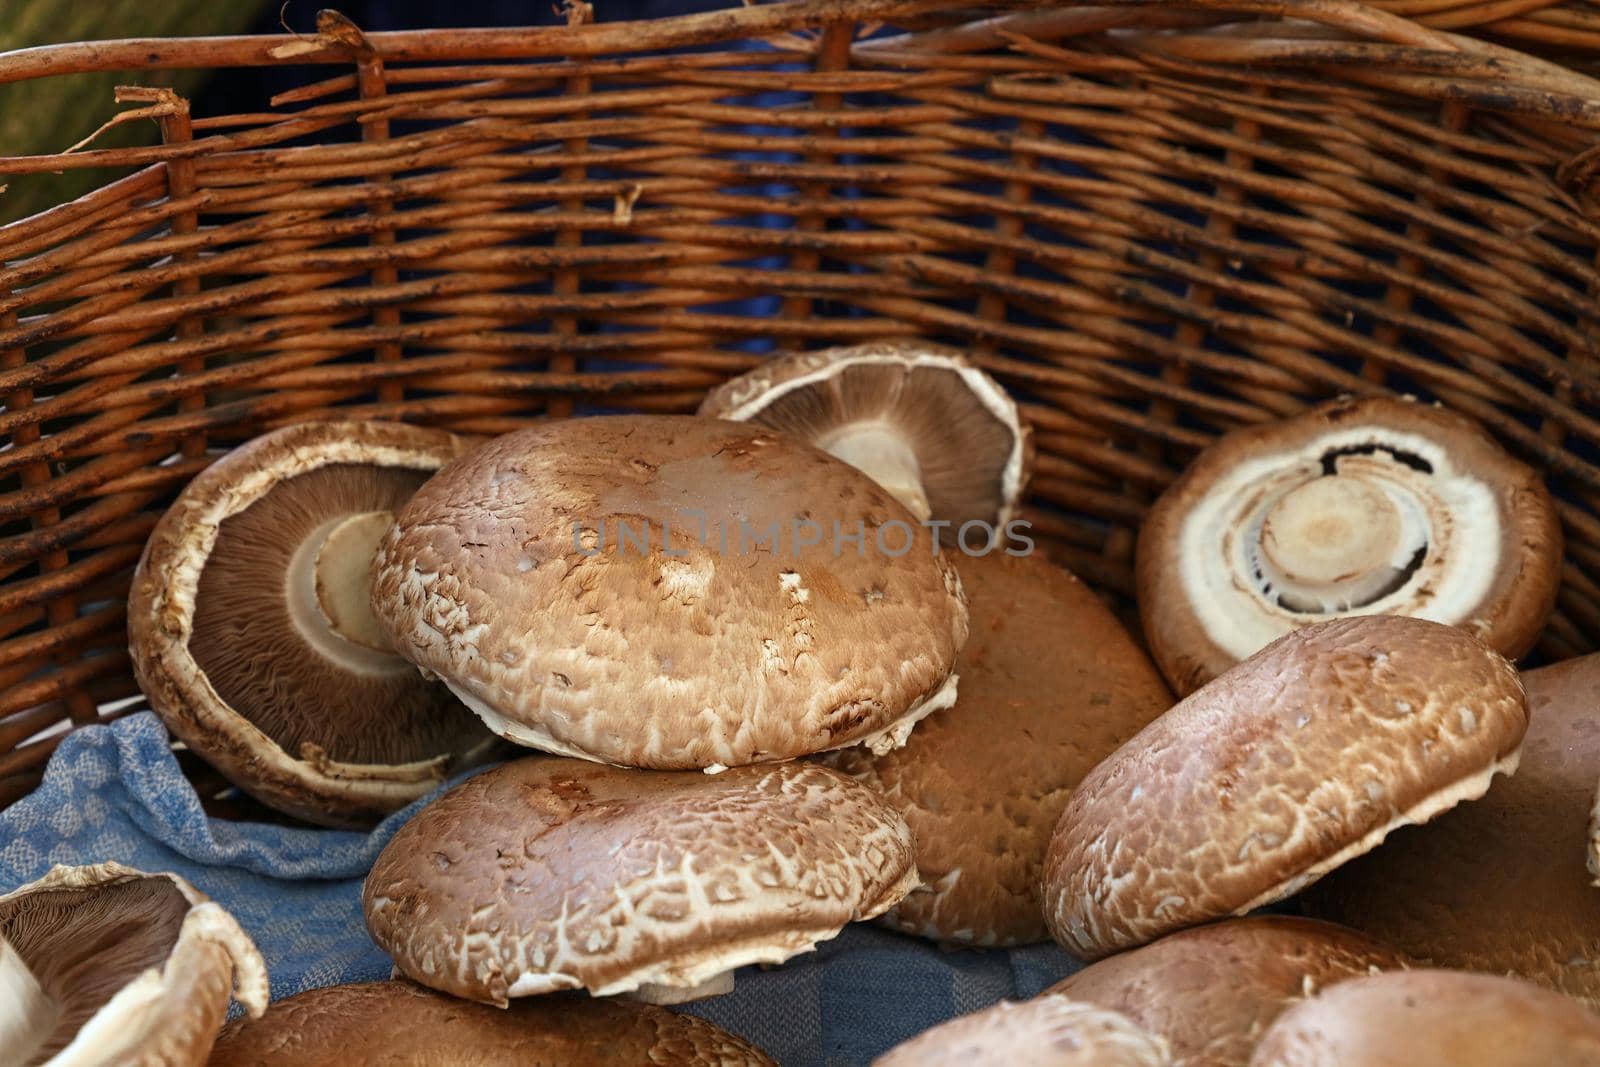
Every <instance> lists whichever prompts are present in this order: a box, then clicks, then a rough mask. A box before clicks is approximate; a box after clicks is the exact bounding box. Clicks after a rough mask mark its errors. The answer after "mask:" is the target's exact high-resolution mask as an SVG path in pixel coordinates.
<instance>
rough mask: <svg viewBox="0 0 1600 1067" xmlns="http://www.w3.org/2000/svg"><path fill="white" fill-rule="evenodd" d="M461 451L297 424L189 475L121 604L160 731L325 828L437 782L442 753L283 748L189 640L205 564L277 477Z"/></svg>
mask: <svg viewBox="0 0 1600 1067" xmlns="http://www.w3.org/2000/svg"><path fill="white" fill-rule="evenodd" d="M466 443H467V442H466V441H465V440H464V439H462V438H458V437H455V436H453V435H451V434H447V433H444V432H443V431H440V430H429V429H424V428H422V427H415V426H405V425H400V424H397V423H384V422H346V423H302V424H298V425H294V426H288V427H285V428H283V429H281V430H276V431H274V432H272V433H270V434H266V435H263V436H261V437H258V438H255V439H254V440H252V441H250V442H248V443H247V444H245V445H242V446H240V447H239V448H237V449H234V450H233V451H232V452H230V453H228V454H227V455H225V456H223V457H222V458H220V459H218V460H217V461H216V462H215V463H213V464H212V465H211V466H209V467H207V468H206V469H205V470H204V471H201V472H200V474H198V475H196V476H195V478H194V480H193V481H192V482H191V483H190V485H189V486H188V487H187V488H186V489H185V490H184V492H183V493H182V494H180V496H179V497H178V499H177V501H175V502H174V503H173V505H172V507H171V508H169V509H168V510H167V512H166V514H165V515H163V516H162V517H161V520H160V521H159V522H158V523H157V524H156V527H155V529H154V530H153V531H152V532H151V534H150V538H149V540H148V541H147V542H146V544H145V548H144V553H143V555H142V556H141V557H140V560H139V565H138V568H137V569H136V570H135V572H134V576H133V586H132V589H131V590H130V592H129V597H128V649H129V653H130V654H131V656H132V661H133V671H134V676H135V677H136V678H137V679H138V682H139V688H140V689H141V690H142V691H143V692H144V694H145V697H146V698H147V699H148V700H149V702H150V706H151V708H152V709H153V710H154V711H155V712H156V714H157V715H158V716H160V718H161V721H162V722H163V723H164V724H165V725H166V727H167V729H169V730H171V731H172V733H173V734H174V735H176V736H177V737H178V738H179V739H180V740H182V741H183V742H184V743H185V744H186V745H188V746H189V747H190V748H192V749H194V751H195V752H196V753H198V754H199V755H200V756H202V757H203V758H204V759H205V760H206V762H208V763H210V764H211V765H212V766H214V767H216V768H217V770H218V771H220V772H221V773H222V774H223V775H224V776H226V777H227V778H228V780H229V781H231V782H233V783H234V784H235V785H237V786H239V788H241V789H243V790H245V791H246V792H248V793H249V794H250V795H252V796H254V797H255V798H256V799H258V800H260V801H261V802H263V803H265V804H268V805H270V806H271V807H274V808H276V809H278V810H279V811H283V812H287V813H289V814H291V815H295V816H298V817H300V818H302V819H306V820H309V821H311V822H315V823H318V824H320V825H324V826H339V827H364V826H370V825H371V824H372V823H374V822H376V821H377V820H378V819H380V818H382V817H383V816H384V815H387V814H388V813H389V812H391V811H394V810H395V809H397V808H400V807H404V806H405V805H406V804H407V803H409V802H410V801H412V800H415V799H416V798H417V797H419V796H421V795H422V794H423V793H426V792H427V791H428V790H430V789H432V788H433V787H434V786H436V785H438V784H439V782H440V781H442V780H443V779H444V776H445V774H446V773H447V771H448V764H449V763H450V759H449V756H448V754H442V755H441V756H439V757H437V758H432V759H427V760H420V761H415V762H410V763H402V764H398V765H394V766H383V765H378V764H361V763H347V762H339V761H338V760H335V759H332V758H330V757H329V756H328V755H327V754H326V753H325V752H323V751H321V750H320V749H318V748H316V747H315V746H308V747H307V748H305V749H304V750H302V751H297V752H288V751H285V750H284V749H283V748H281V747H280V746H279V745H278V744H277V743H275V742H274V741H273V740H272V738H271V737H269V736H268V735H267V734H266V733H264V732H263V731H262V730H260V729H258V728H257V727H256V726H255V725H254V724H253V723H251V722H250V721H249V720H247V719H246V718H245V717H244V716H243V715H241V714H239V713H238V712H237V711H236V710H234V709H233V708H231V707H229V706H228V704H227V703H226V702H225V701H224V700H223V699H222V697H221V696H219V695H218V693H217V692H216V690H215V689H214V688H213V687H212V686H211V684H210V682H209V681H208V680H207V678H206V675H205V672H204V671H203V670H202V669H201V667H200V665H199V663H197V662H196V660H195V657H194V655H193V653H192V652H191V650H190V648H189V640H190V637H191V635H192V633H193V628H194V619H195V613H196V597H195V594H196V591H197V589H198V586H199V583H200V580H201V575H202V574H203V571H204V563H205V560H206V557H207V555H208V554H209V552H210V547H211V543H212V542H214V540H215V538H216V535H217V530H218V529H219V527H220V526H221V524H222V522H223V521H225V520H226V518H227V517H228V516H229V515H231V514H233V513H236V512H238V511H241V510H243V509H244V508H246V507H248V506H249V504H250V503H251V502H253V501H254V500H256V499H259V498H260V496H261V495H262V494H264V493H266V492H268V491H270V489H271V487H272V485H274V484H276V483H278V482H280V481H281V480H282V479H283V478H284V477H292V476H294V475H296V474H299V473H303V472H306V471H310V470H314V469H317V468H320V467H325V466H327V465H330V464H338V463H352V464H372V463H377V464H382V465H385V466H394V467H407V468H410V469H413V470H419V471H424V472H431V471H434V470H437V469H438V468H439V467H440V466H442V465H443V464H444V463H445V462H446V461H447V460H448V459H450V458H451V457H453V456H455V455H457V454H459V453H460V452H461V451H462V450H463V449H464V448H465V447H466ZM454 710H455V711H456V713H457V714H465V713H464V712H462V711H460V709H459V708H457V709H454ZM467 721H468V723H469V724H470V721H471V720H470V718H469V719H468V720H467ZM485 737H487V740H488V741H489V742H493V741H494V739H493V738H492V737H488V736H487V735H485ZM479 747H480V748H486V747H487V746H485V745H480V746H479ZM480 754H481V753H480ZM463 756H464V758H467V759H470V758H475V756H474V755H472V754H463Z"/></svg>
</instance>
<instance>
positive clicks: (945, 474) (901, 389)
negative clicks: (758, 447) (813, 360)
mask: <svg viewBox="0 0 1600 1067" xmlns="http://www.w3.org/2000/svg"><path fill="white" fill-rule="evenodd" d="M725 414H726V415H727V417H730V418H735V419H740V420H749V421H753V422H756V423H758V424H760V425H763V426H769V427H771V428H772V429H775V430H778V431H779V432H782V433H786V434H789V435H790V436H792V437H797V438H799V439H800V440H802V441H812V442H814V443H815V444H816V445H817V446H818V447H819V448H822V449H823V450H824V451H826V452H828V453H830V454H831V455H833V456H835V457H836V458H838V459H841V460H844V461H845V462H846V463H849V464H850V465H851V466H853V467H856V468H857V469H858V470H860V471H862V472H863V473H865V474H867V475H868V476H869V477H871V478H872V479H873V480H874V481H875V482H877V483H878V484H879V485H881V486H883V487H884V488H885V489H887V490H888V491H889V492H890V493H891V494H892V495H893V496H894V497H895V498H896V499H897V500H899V501H900V503H902V504H904V505H905V507H906V509H907V510H909V511H911V512H912V513H913V514H914V515H915V516H916V517H917V519H918V520H919V521H921V520H926V519H927V518H929V517H930V516H931V515H935V514H937V515H939V516H941V517H942V518H944V519H945V520H947V521H952V522H954V523H956V524H957V525H959V524H960V523H961V522H962V521H963V520H968V519H983V520H992V519H993V517H994V516H996V515H998V516H1000V518H1001V519H1002V520H1003V519H1005V518H1009V517H1010V516H1009V513H1008V504H1007V500H1008V498H1009V497H1010V496H1011V495H1013V494H1014V493H1015V492H1016V491H1017V486H1018V483H1020V482H1021V481H1022V480H1023V479H1024V478H1025V476H1026V475H1025V471H1024V470H1023V467H1024V465H1025V464H1024V460H1023V456H1022V452H1023V450H1022V448H1021V447H1020V446H1019V445H1018V444H1017V440H1016V438H1017V433H1016V431H1015V429H1014V428H1013V426H1012V425H1010V422H1009V421H1008V417H1009V418H1010V419H1015V418H1016V415H1015V405H1014V404H1013V403H1012V402H1011V400H1010V398H1009V397H1008V396H1007V394H1006V393H1005V391H1004V390H1003V389H1001V387H1000V386H999V385H998V384H997V383H995V382H994V381H993V380H992V379H989V378H988V376H987V375H985V374H984V373H983V372H982V371H980V370H978V369H977V368H976V367H971V366H966V365H964V364H957V363H953V362H952V361H951V358H950V357H949V356H945V355H939V354H936V353H932V352H929V353H927V354H924V355H922V356H905V355H900V354H894V353H891V354H889V355H887V356H878V357H873V356H870V355H869V356H865V357H858V358H852V359H850V360H849V361H848V363H847V365H845V366H844V367H843V368H842V369H841V368H839V367H837V366H831V365H824V366H822V367H819V368H818V369H816V370H815V371H813V372H812V373H810V374H806V375H801V376H799V377H797V378H794V379H793V380H790V381H786V382H783V383H782V384H780V385H777V386H774V387H773V388H772V389H771V390H770V391H769V392H765V393H763V394H761V395H760V396H759V397H757V398H755V399H753V400H751V401H749V402H747V403H744V404H741V405H737V406H735V407H734V408H733V409H732V410H730V411H728V412H726V413H725ZM951 442H961V446H960V447H959V448H957V449H955V450H952V448H951V447H950V446H951ZM975 456H997V457H1005V458H1004V461H1003V462H1002V463H1001V464H1000V466H999V468H995V467H993V466H985V465H984V464H982V463H975V462H974V457H975Z"/></svg>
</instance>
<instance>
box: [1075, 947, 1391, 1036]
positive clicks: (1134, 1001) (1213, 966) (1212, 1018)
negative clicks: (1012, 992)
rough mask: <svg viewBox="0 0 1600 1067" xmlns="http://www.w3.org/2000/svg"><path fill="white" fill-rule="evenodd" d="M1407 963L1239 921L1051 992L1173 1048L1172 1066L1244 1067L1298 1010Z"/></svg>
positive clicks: (1102, 965)
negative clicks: (1266, 1034) (1271, 1028)
mask: <svg viewBox="0 0 1600 1067" xmlns="http://www.w3.org/2000/svg"><path fill="white" fill-rule="evenodd" d="M1406 965H1407V960H1406V958H1405V957H1404V956H1402V955H1401V954H1400V953H1398V952H1396V951H1394V950H1393V949H1391V948H1389V947H1388V946H1386V945H1382V944H1379V943H1378V942H1376V941H1373V940H1371V939H1369V938H1367V937H1365V936H1363V935H1362V934H1358V933H1356V932H1355V931H1354V930H1347V929H1345V928H1343V927H1340V926H1335V925H1333V924H1332V923H1323V922H1317V921H1315V920H1312V919H1299V918H1290V917H1287V916H1262V917H1258V918H1250V919H1234V920H1230V921H1227V922H1220V923H1214V924H1212V925H1210V926H1201V927H1197V928H1196V929H1193V930H1185V931H1183V932H1181V933H1176V934H1172V935H1171V936H1169V937H1164V938H1162V939H1161V940H1159V941H1157V942H1155V943H1154V944H1151V945H1146V946H1145V947H1143V948H1139V949H1135V950H1134V951H1132V952H1125V953H1123V954H1121V955H1119V956H1112V957H1111V958H1109V959H1105V960H1101V961H1100V962H1099V963H1095V964H1092V965H1090V966H1089V967H1086V968H1084V969H1083V970H1081V971H1079V972H1078V973H1076V974H1073V975H1069V976H1068V977H1067V978H1065V979H1063V980H1062V981H1060V982H1057V983H1056V984H1055V985H1053V986H1051V987H1050V988H1049V989H1048V990H1047V991H1046V995H1059V996H1064V997H1070V998H1072V999H1074V1000H1078V1001H1082V1002H1084V1003H1088V1004H1094V1005H1096V1006H1098V1007H1101V1008H1104V1009H1107V1010H1109V1011H1116V1012H1121V1013H1122V1014H1124V1015H1126V1016H1127V1017H1128V1018H1129V1019H1130V1020H1132V1021H1133V1023H1134V1024H1136V1025H1138V1026H1140V1027H1142V1028H1144V1029H1145V1030H1148V1031H1149V1032H1150V1033H1153V1034H1158V1035H1160V1036H1162V1037H1164V1038H1166V1039H1167V1041H1169V1042H1170V1043H1171V1047H1172V1065H1173V1067H1245V1064H1246V1063H1247V1062H1249V1059H1250V1052H1251V1049H1252V1048H1253V1047H1254V1045H1255V1043H1256V1042H1257V1041H1258V1040H1259V1039H1260V1037H1261V1034H1262V1031H1264V1030H1265V1029H1266V1028H1267V1026H1268V1025H1270V1024H1271V1022H1272V1020H1273V1019H1274V1018H1276V1017H1277V1016H1278V1014H1279V1013H1280V1012H1282V1011H1283V1010H1284V1009H1285V1008H1287V1007H1289V1006H1290V1005H1291V1004H1293V1003H1294V1002H1295V1001H1297V1000H1299V999H1301V998H1303V997H1309V996H1311V995H1312V994H1314V993H1316V992H1318V991H1319V990H1321V989H1324V988H1326V987H1328V986H1332V985H1334V984H1335V983H1338V982H1344V981H1346V980H1348V979H1351V978H1357V977H1361V976H1364V975H1367V974H1370V973H1371V972H1373V971H1374V970H1393V969H1398V968H1403V967H1405V966H1406Z"/></svg>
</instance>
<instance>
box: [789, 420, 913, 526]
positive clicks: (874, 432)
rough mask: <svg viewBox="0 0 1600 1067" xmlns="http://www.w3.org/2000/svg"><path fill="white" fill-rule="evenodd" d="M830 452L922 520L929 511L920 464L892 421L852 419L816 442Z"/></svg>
mask: <svg viewBox="0 0 1600 1067" xmlns="http://www.w3.org/2000/svg"><path fill="white" fill-rule="evenodd" d="M817 443H818V444H819V445H821V447H822V448H823V450H824V451H826V452H828V453H829V454H830V455H832V456H834V457H836V458H838V459H842V460H844V461H845V462H846V463H848V464H850V465H851V466H852V467H854V468H856V469H857V470H859V471H860V472H861V473H863V474H865V475H867V476H868V477H869V478H871V479H872V480H873V481H875V482H877V483H878V484H879V485H881V486H883V487H884V488H885V489H887V490H888V491H889V493H890V494H891V495H892V496H893V497H894V498H895V499H896V500H898V501H900V503H902V504H904V505H905V506H906V508H907V509H908V510H909V511H910V512H911V513H912V514H913V515H915V516H916V517H917V521H918V522H922V521H924V520H926V519H927V518H928V516H929V515H930V514H932V509H931V508H930V507H929V506H928V495H927V493H926V492H925V491H924V490H923V488H922V468H921V466H920V465H919V464H918V463H917V455H916V453H915V452H913V451H912V449H911V445H910V444H909V443H907V441H906V439H905V436H904V435H903V434H901V433H900V432H899V431H897V430H896V429H895V427H894V425H893V424H892V423H888V422H882V421H872V422H852V423H850V424H849V425H847V426H841V427H840V428H839V429H837V430H835V431H834V432H832V433H831V434H828V435H827V436H826V437H823V438H822V439H820V440H819V441H818V442H817Z"/></svg>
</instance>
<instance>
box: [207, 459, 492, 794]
mask: <svg viewBox="0 0 1600 1067" xmlns="http://www.w3.org/2000/svg"><path fill="white" fill-rule="evenodd" d="M427 478H428V472H427V471H426V470H418V469H411V468H386V467H375V466H368V465H364V464H359V463H335V464H329V465H327V466H323V467H319V468H316V469H314V470H310V471H306V472H304V473H301V474H297V475H294V476H293V477H290V478H287V479H285V480H283V481H280V482H278V483H277V484H276V485H274V486H273V487H272V488H271V489H270V490H268V491H267V492H266V493H265V494H264V495H262V496H261V497H260V498H258V499H256V500H255V501H254V502H252V503H251V504H250V505H249V506H248V507H246V508H244V509H243V510H241V511H237V512H235V513H233V514H231V515H229V516H228V517H227V518H225V519H224V520H223V521H222V523H221V524H220V525H219V526H218V528H217V532H216V535H215V541H214V543H213V544H212V545H211V549H210V552H209V553H208V555H207V557H206V562H205V566H204V568H203V569H202V570H201V572H200V576H199V581H198V585H197V587H196V589H195V592H194V607H193V612H194V614H193V619H192V622H191V626H190V634H189V637H188V647H189V651H190V653H191V655H192V656H193V657H194V661H195V664H196V665H197V666H198V667H199V668H200V670H201V672H203V673H204V675H205V680H206V681H207V682H208V683H209V684H210V686H211V687H212V689H213V690H214V691H215V693H216V694H217V696H218V697H219V698H220V699H221V700H222V701H223V702H224V703H225V704H226V705H227V706H228V707H230V708H231V709H233V710H234V711H235V712H237V713H238V714H239V715H240V716H242V717H243V718H245V719H247V720H248V721H249V722H250V723H251V724H252V725H254V726H255V727H256V728H257V729H258V730H260V731H261V732H262V733H264V734H266V735H267V736H268V737H269V738H271V739H272V741H273V742H274V743H275V744H277V745H278V746H279V747H280V748H282V749H283V750H284V751H285V752H287V753H289V754H290V755H292V756H301V755H303V754H304V753H306V752H307V751H308V750H307V747H306V746H307V745H314V746H316V748H318V749H320V750H321V751H322V752H323V753H325V754H326V755H327V758H328V759H330V760H332V761H335V762H339V763H357V764H381V765H384V766H394V765H399V764H404V763H411V762H414V761H419V760H426V759H431V758H433V757H436V756H438V755H440V754H441V753H446V752H459V751H462V750H464V749H465V748H467V747H468V746H469V745H471V744H473V743H474V742H475V741H476V740H477V739H478V738H479V737H480V736H481V732H480V728H479V726H478V724H477V723H476V722H475V721H474V720H473V717H472V716H471V715H470V714H468V713H467V712H466V711H465V709H462V708H460V707H458V706H456V704H455V702H454V701H453V700H451V699H449V696H448V694H447V693H445V692H444V691H443V690H441V689H437V688H434V687H428V686H419V685H418V684H417V680H416V678H417V676H416V671H415V668H413V667H412V666H411V665H410V664H409V663H407V662H406V661H405V660H404V659H402V658H401V657H400V656H399V655H397V654H396V653H394V652H393V651H390V650H389V646H388V642H387V641H386V640H385V639H383V638H382V637H380V636H378V634H379V631H378V630H377V626H376V621H375V619H374V618H373V616H372V609H371V606H370V603H369V601H370V596H371V572H372V561H373V557H374V549H375V546H376V545H377V542H378V540H379V539H381V537H382V536H383V534H384V532H385V531H387V529H388V527H389V522H390V518H389V516H391V515H392V513H393V512H394V511H395V510H396V509H398V508H399V507H401V506H402V505H403V504H404V503H405V502H406V500H407V499H409V498H410V496H411V495H412V494H413V493H414V492H415V491H416V489H417V487H418V486H420V485H421V484H422V483H423V482H424V481H426V480H427Z"/></svg>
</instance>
